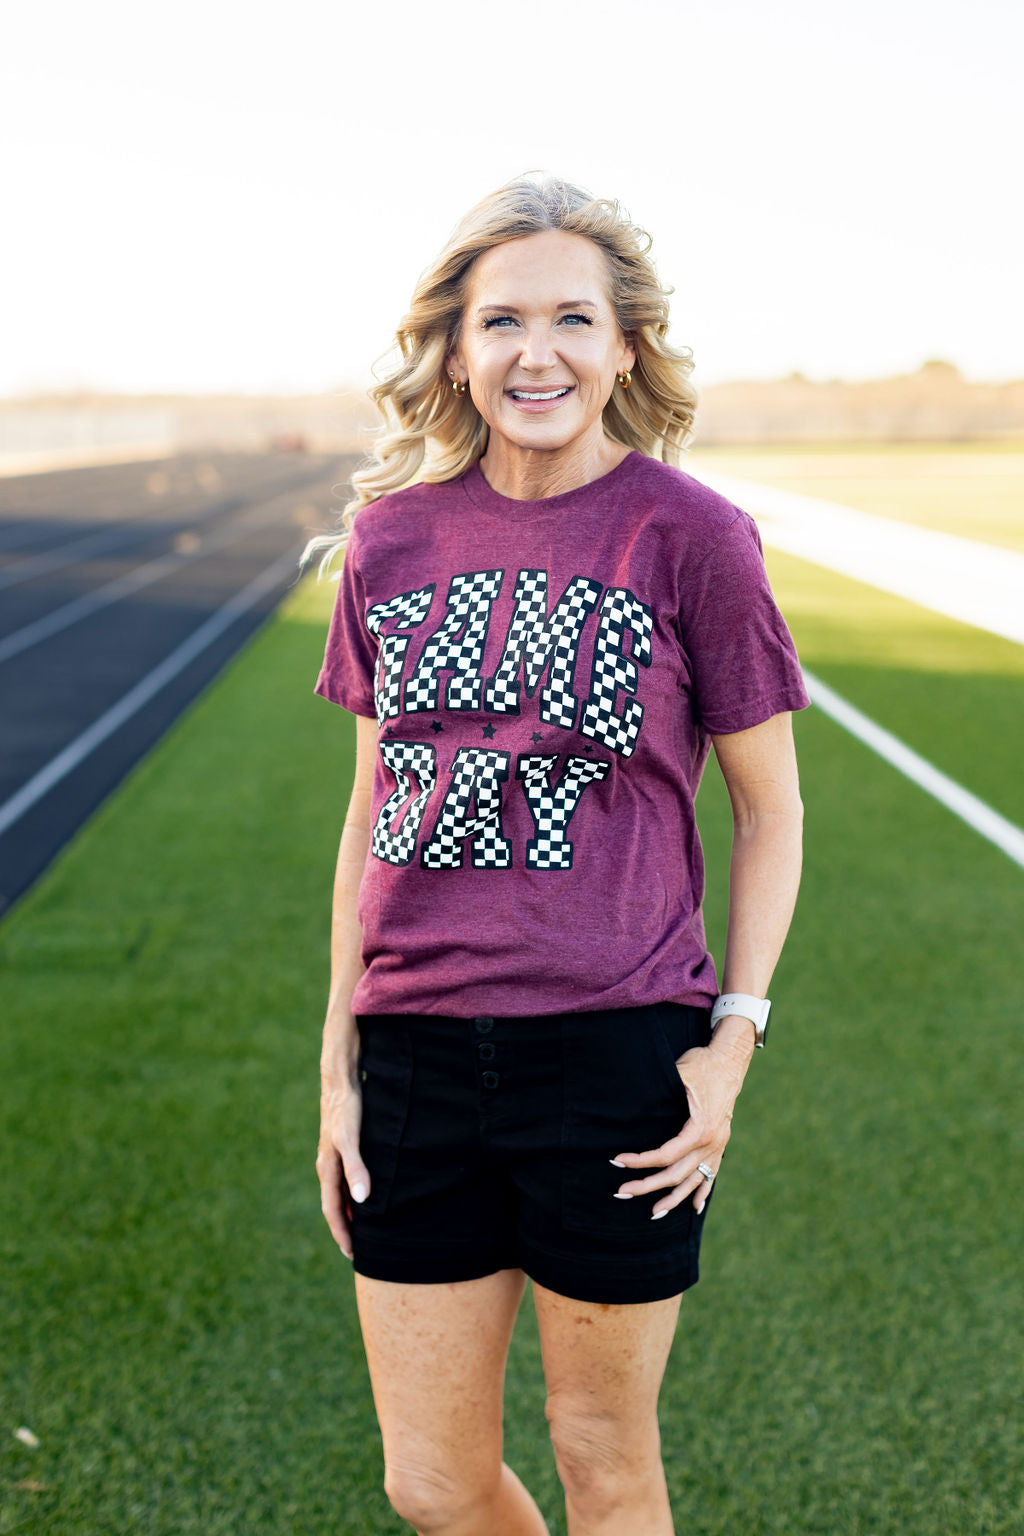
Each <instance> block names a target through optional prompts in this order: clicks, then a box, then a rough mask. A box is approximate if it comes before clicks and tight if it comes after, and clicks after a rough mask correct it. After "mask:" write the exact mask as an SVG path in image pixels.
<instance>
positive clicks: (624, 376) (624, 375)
mask: <svg viewBox="0 0 1024 1536" xmlns="http://www.w3.org/2000/svg"><path fill="white" fill-rule="evenodd" d="M615 377H616V379H617V380H618V382H619V383H620V384H621V385H622V388H623V389H628V388H629V386H630V385H631V384H632V382H633V375H632V374H631V373H630V371H629V369H628V368H623V369H622V371H621V372H620V373H617V374H616V375H615Z"/></svg>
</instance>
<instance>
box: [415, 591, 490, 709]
mask: <svg viewBox="0 0 1024 1536" xmlns="http://www.w3.org/2000/svg"><path fill="white" fill-rule="evenodd" d="M504 575H505V572H504V571H470V572H467V573H466V574H463V575H459V576H453V577H452V579H451V584H450V586H449V588H448V614H447V616H446V618H445V620H444V622H443V623H442V625H441V627H440V629H438V630H435V631H434V633H433V634H432V635H431V636H430V637H429V639H428V640H427V642H426V644H425V645H424V647H423V650H422V652H421V653H420V659H419V662H418V664H417V667H416V671H415V672H414V673H413V675H412V677H411V678H410V679H409V681H408V682H407V683H406V685H405V707H406V710H407V711H408V713H409V714H412V713H413V711H414V710H417V709H431V710H433V709H436V708H437V695H438V673H440V672H454V673H455V676H454V677H451V678H449V680H448V687H447V689H446V691H445V708H446V709H479V708H480V693H481V689H482V686H483V685H482V683H481V680H480V669H481V667H482V665H483V659H484V645H485V644H486V641H487V628H488V624H489V622H490V617H491V604H492V603H493V602H494V599H495V598H496V597H497V595H498V593H499V592H500V591H501V583H502V579H503V577H504ZM463 628H464V629H465V634H464V635H462V636H461V637H459V630H460V629H463Z"/></svg>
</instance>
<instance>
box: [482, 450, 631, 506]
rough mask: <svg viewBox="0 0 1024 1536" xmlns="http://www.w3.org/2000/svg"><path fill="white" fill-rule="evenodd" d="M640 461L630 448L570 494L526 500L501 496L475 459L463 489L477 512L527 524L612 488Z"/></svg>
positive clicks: (568, 492)
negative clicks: (599, 473)
mask: <svg viewBox="0 0 1024 1536" xmlns="http://www.w3.org/2000/svg"><path fill="white" fill-rule="evenodd" d="M642 458H643V454H642V453H640V451H639V450H638V449H636V448H631V449H630V450H629V452H628V453H627V454H626V456H625V458H624V459H620V460H619V462H618V464H616V466H615V468H614V469H610V470H609V471H608V473H607V474H604V475H598V477H597V479H596V480H588V481H587V483H586V484H585V485H577V486H574V487H573V488H572V490H569V491H560V492H559V493H558V495H557V496H539V497H536V498H534V499H528V500H520V499H519V498H517V497H514V496H503V495H502V494H501V492H500V491H496V490H494V488H493V487H492V486H491V485H489V484H488V482H487V480H486V478H485V477H484V472H483V470H482V469H481V468H480V460H479V459H476V460H475V461H474V462H473V464H472V465H471V466H470V468H469V469H467V471H466V473H465V474H464V475H463V477H462V488H463V490H464V491H465V493H466V495H467V496H468V497H469V500H470V501H471V502H472V503H473V505H474V507H476V508H477V509H478V511H481V512H488V513H490V514H491V515H492V516H495V517H500V518H501V519H502V521H503V522H514V523H528V522H533V521H535V520H536V519H539V518H543V517H554V516H556V515H559V514H561V513H562V512H564V510H565V509H566V508H567V507H571V506H572V505H573V504H574V503H575V502H576V501H577V500H579V498H580V497H583V496H591V495H594V494H598V493H600V492H601V491H603V490H605V489H606V488H607V487H610V486H613V485H614V484H615V482H616V481H617V480H618V479H619V478H621V477H623V476H624V475H625V474H626V472H627V470H628V469H629V468H631V467H632V464H633V461H634V460H636V459H642Z"/></svg>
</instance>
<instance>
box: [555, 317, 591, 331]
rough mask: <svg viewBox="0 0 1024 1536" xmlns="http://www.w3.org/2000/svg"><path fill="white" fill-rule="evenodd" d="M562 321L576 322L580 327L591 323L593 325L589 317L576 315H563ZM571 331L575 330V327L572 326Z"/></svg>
mask: <svg viewBox="0 0 1024 1536" xmlns="http://www.w3.org/2000/svg"><path fill="white" fill-rule="evenodd" d="M562 319H563V320H578V321H579V322H580V324H581V325H593V323H594V322H593V320H592V319H591V318H590V316H589V315H577V314H571V315H563V316H562ZM572 329H573V330H575V329H576V327H575V326H573V327H572Z"/></svg>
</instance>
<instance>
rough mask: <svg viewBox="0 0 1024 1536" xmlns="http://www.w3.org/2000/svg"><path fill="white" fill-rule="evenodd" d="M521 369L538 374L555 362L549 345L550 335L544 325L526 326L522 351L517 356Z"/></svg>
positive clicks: (552, 349)
mask: <svg viewBox="0 0 1024 1536" xmlns="http://www.w3.org/2000/svg"><path fill="white" fill-rule="evenodd" d="M519 357H520V362H521V364H522V366H523V368H526V369H529V370H531V371H532V372H535V373H536V372H539V371H540V370H541V369H543V368H549V367H550V366H551V364H552V363H553V362H554V360H555V353H554V348H553V347H552V345H551V333H550V331H549V330H548V327H547V326H546V325H528V326H527V327H526V330H525V333H524V335H523V350H522V352H521V353H520V354H519Z"/></svg>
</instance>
